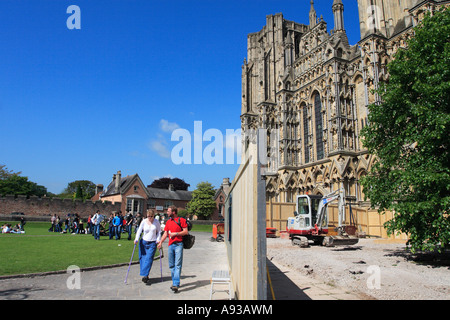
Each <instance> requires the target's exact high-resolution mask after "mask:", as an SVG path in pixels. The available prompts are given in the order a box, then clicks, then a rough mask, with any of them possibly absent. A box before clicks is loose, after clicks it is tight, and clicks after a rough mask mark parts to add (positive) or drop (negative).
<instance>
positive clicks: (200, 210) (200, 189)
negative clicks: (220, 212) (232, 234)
mask: <svg viewBox="0 0 450 320" xmlns="http://www.w3.org/2000/svg"><path fill="white" fill-rule="evenodd" d="M215 193H216V192H215V190H214V187H213V186H212V185H211V183H209V182H200V183H199V184H197V189H195V190H194V191H192V200H191V201H189V202H188V204H187V207H186V209H187V211H188V213H189V214H192V215H196V216H197V217H198V218H199V219H206V218H208V217H209V216H210V215H211V214H212V213H213V212H214V209H215V208H216V202H215V201H214V195H215Z"/></svg>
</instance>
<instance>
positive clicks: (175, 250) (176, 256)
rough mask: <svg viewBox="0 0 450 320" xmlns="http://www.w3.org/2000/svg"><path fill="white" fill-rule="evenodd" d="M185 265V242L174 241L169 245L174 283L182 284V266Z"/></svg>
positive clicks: (176, 284)
mask: <svg viewBox="0 0 450 320" xmlns="http://www.w3.org/2000/svg"><path fill="white" fill-rule="evenodd" d="M182 266H183V242H174V243H172V244H171V245H170V246H169V269H170V272H171V275H172V285H173V286H175V287H179V286H180V275H181V267H182Z"/></svg>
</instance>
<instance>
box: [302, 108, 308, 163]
mask: <svg viewBox="0 0 450 320" xmlns="http://www.w3.org/2000/svg"><path fill="white" fill-rule="evenodd" d="M308 133H309V126H308V110H307V107H306V105H304V106H303V147H304V149H305V163H308V162H309V134H308Z"/></svg>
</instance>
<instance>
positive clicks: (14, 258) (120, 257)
mask: <svg viewBox="0 0 450 320" xmlns="http://www.w3.org/2000/svg"><path fill="white" fill-rule="evenodd" d="M1 224H2V225H3V224H4V222H1ZM11 224H12V225H14V224H13V223H11ZM49 226H50V224H49V223H48V222H27V224H26V225H25V232H26V233H25V234H0V254H1V255H0V256H1V258H0V275H11V274H25V273H36V272H45V271H57V270H66V269H67V268H68V267H69V266H71V265H76V266H78V267H80V268H86V267H92V266H101V265H109V264H117V263H128V262H130V258H131V253H132V252H133V247H134V243H133V240H134V234H133V235H132V239H133V240H130V241H128V240H127V237H128V235H127V234H122V238H121V239H120V240H114V238H113V240H109V237H106V236H102V237H100V240H99V241H96V240H94V237H93V236H92V235H90V234H87V235H84V234H77V235H71V234H60V233H55V232H48V228H49ZM192 231H200V232H212V226H202V225H194V226H193V228H192ZM156 255H159V253H158V252H157V253H156ZM137 260H138V249H137V248H136V252H135V254H134V258H133V261H137Z"/></svg>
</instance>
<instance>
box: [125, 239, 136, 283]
mask: <svg viewBox="0 0 450 320" xmlns="http://www.w3.org/2000/svg"><path fill="white" fill-rule="evenodd" d="M135 249H136V243H135V244H134V248H133V253H132V254H131V259H130V264H129V265H128V271H127V276H126V277H125V284H126V283H127V279H128V273H129V272H130V267H131V261H133V256H134V250H135Z"/></svg>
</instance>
